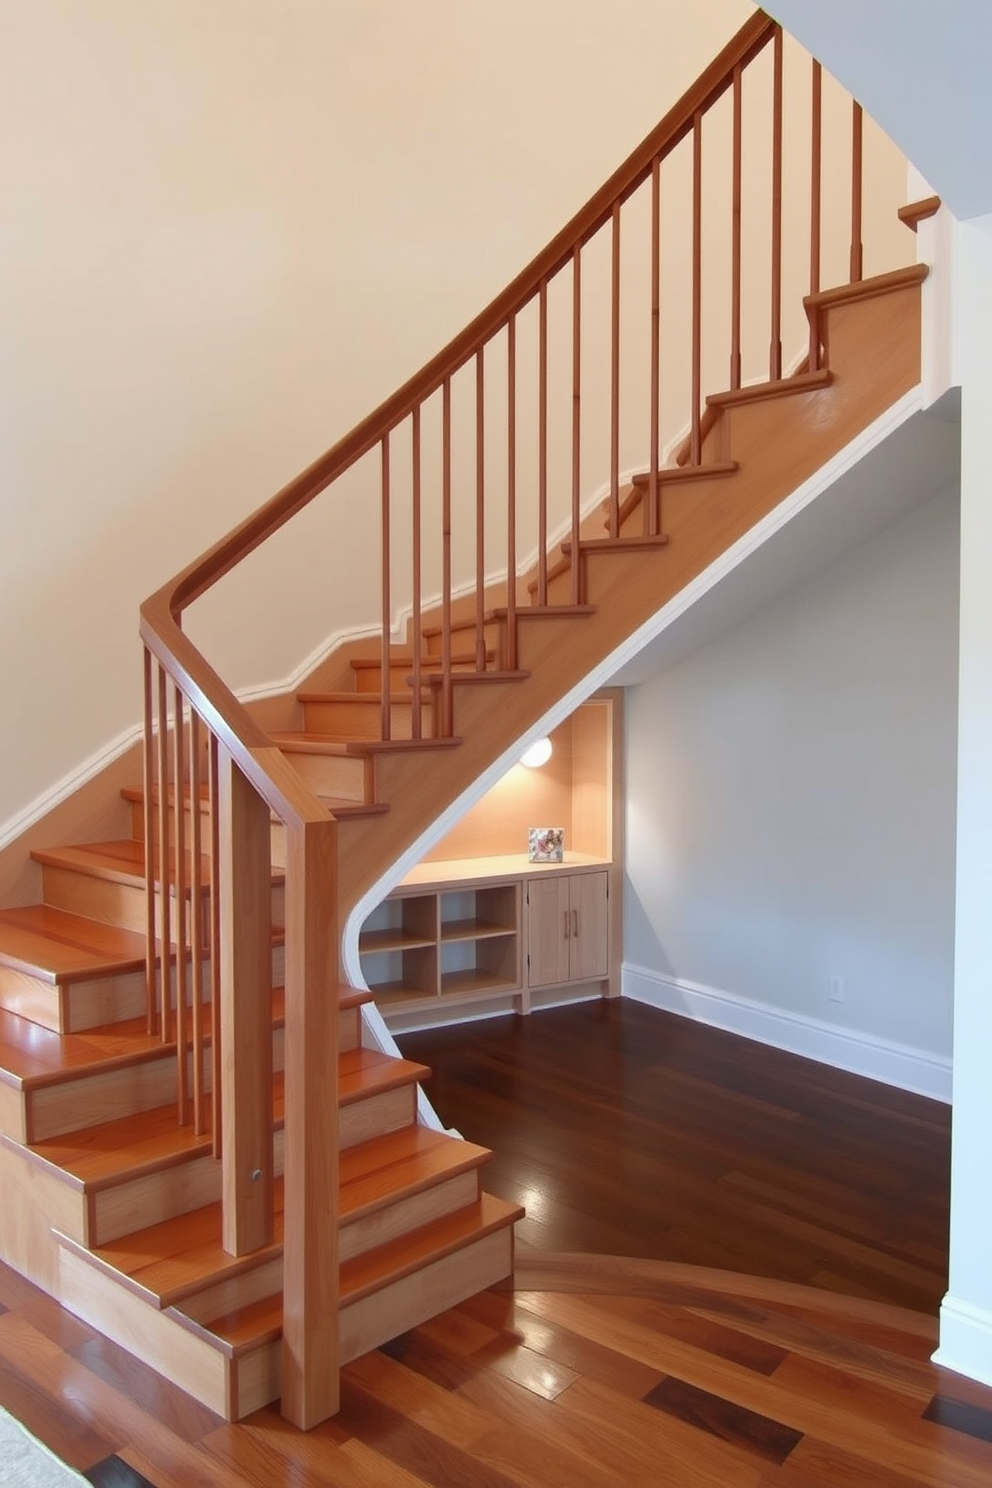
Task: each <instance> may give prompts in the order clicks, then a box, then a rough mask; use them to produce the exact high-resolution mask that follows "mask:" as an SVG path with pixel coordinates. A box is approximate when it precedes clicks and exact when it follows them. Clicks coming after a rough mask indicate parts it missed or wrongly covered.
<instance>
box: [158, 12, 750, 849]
mask: <svg viewBox="0 0 992 1488" xmlns="http://www.w3.org/2000/svg"><path fill="white" fill-rule="evenodd" d="M777 31H778V26H777V24H776V22H775V21H773V20H772V19H771V17H770V16H767V15H765V14H764V12H763V11H758V12H757V14H755V15H754V16H752V17H751V18H750V20H748V21H747V22H746V23H745V24H744V25H743V26H742V27H741V28H740V30H739V31H738V32H737V34H736V35H735V36H734V37H733V38H732V39H731V40H730V41H729V42H728V44H727V45H726V46H725V47H724V48H723V50H722V51H721V52H720V53H719V54H718V56H716V57H715V58H714V60H713V61H712V62H711V63H710V65H709V66H708V67H707V68H706V70H705V71H704V72H703V73H702V74H701V75H700V77H699V78H698V79H697V81H696V82H695V83H694V84H693V86H692V87H691V88H690V89H689V90H688V92H686V93H685V94H684V95H683V96H682V98H680V100H679V101H678V103H676V104H675V105H674V107H673V108H672V109H670V110H669V112H668V113H667V114H666V115H665V117H664V118H663V119H662V120H661V122H660V123H659V124H658V125H657V126H656V127H655V128H654V129H653V130H652V131H651V133H650V134H648V135H647V137H646V138H645V139H644V140H643V141H642V142H641V144H640V145H638V146H637V148H636V149H635V150H634V151H633V152H632V154H631V155H629V156H628V158H627V160H625V161H624V163H623V165H621V166H620V167H619V169H618V170H616V171H615V172H614V173H613V175H612V176H611V177H610V178H609V180H608V181H606V183H605V184H604V185H603V186H602V187H601V189H600V190H599V191H597V192H596V194H595V195H594V196H593V197H591V198H590V200H589V201H588V202H587V203H586V205H585V206H584V207H582V208H581V209H580V211H578V212H577V213H576V214H575V216H574V217H573V218H572V219H571V221H570V222H569V223H568V224H567V225H566V226H565V227H564V228H563V229H562V230H561V232H559V233H558V234H557V235H556V236H555V237H554V238H553V239H552V240H551V242H550V243H549V244H548V245H547V247H546V248H544V249H543V250H542V251H541V252H540V253H539V254H538V255H537V256H536V258H534V259H533V260H532V261H531V263H530V264H529V265H528V266H527V267H526V268H525V269H524V270H523V271H522V273H520V274H518V275H517V277H516V278H515V279H514V280H513V281H512V282H511V283H510V284H509V285H508V286H507V287H506V289H504V290H503V291H502V293H501V294H499V295H497V296H496V298H495V299H494V300H493V301H492V302H491V303H490V304H489V305H488V306H487V308H486V309H485V310H483V311H482V313H481V314H480V315H478V316H476V318H475V319H474V320H473V321H472V322H470V324H469V325H468V326H466V327H465V329H464V330H463V331H461V332H460V333H459V334H458V335H457V336H455V337H454V339H453V340H451V341H450V342H449V343H448V345H447V346H446V347H444V349H443V350H442V351H440V352H438V354H437V355H436V356H435V357H433V358H432V359H431V360H430V361H429V362H427V363H426V364H425V366H423V367H422V368H421V369H420V371H419V372H417V373H416V374H415V375H414V376H413V377H411V378H409V379H408V381H407V382H405V383H404V384H403V385H402V387H400V388H399V389H398V390H397V391H396V392H395V393H393V394H392V396H391V397H389V398H387V399H386V400H385V402H383V403H381V404H380V405H379V407H378V408H377V409H375V411H374V412H373V413H371V414H369V416H368V417H367V418H365V419H363V420H362V421H361V423H359V424H357V425H356V426H355V428H354V429H352V430H351V432H350V433H348V434H346V435H345V436H344V437H343V438H342V439H340V440H339V441H338V442H337V443H336V444H335V445H333V446H332V448H331V449H329V450H328V451H327V452H326V453H325V454H323V455H321V456H320V457H319V458H318V459H317V460H315V461H314V462H313V464H311V465H310V466H308V467H307V469H306V470H304V471H303V472H302V473H301V474H300V475H298V476H297V477H296V478H295V479H294V480H292V481H290V482H289V484H288V485H286V486H284V487H283V489H282V490H281V491H279V492H278V493H277V494H276V495H275V496H273V497H272V498H271V499H270V500H269V501H267V502H266V503H265V504H264V505H263V506H261V507H259V508H258V510H257V511H256V512H254V513H253V514H252V515H251V516H250V517H247V518H246V519H245V521H243V522H241V523H240V524H239V525H238V526H237V527H235V528H234V529H233V530H232V531H231V532H229V533H228V534H227V536H226V537H223V538H221V539H220V540H219V541H218V542H217V543H215V544H214V545H213V547H211V548H210V549H208V550H207V552H206V553H204V554H202V555H201V557H199V558H197V559H195V560H194V562H193V563H191V564H189V565H188V566H187V567H186V568H185V569H183V570H182V571H181V572H180V573H179V574H177V575H176V576H175V577H174V578H172V579H170V580H169V582H168V583H167V584H164V585H163V586H162V588H161V589H159V590H158V591H157V592H156V593H155V594H153V595H152V596H151V597H150V598H149V599H147V600H146V601H145V603H144V604H143V605H142V607H141V634H142V637H143V638H144V640H145V643H146V645H147V646H148V647H149V649H150V650H152V651H153V652H154V654H155V655H156V656H157V657H158V658H159V660H160V661H161V662H163V664H165V665H167V666H168V667H169V669H170V670H172V671H174V672H175V674H176V675H177V676H178V678H179V679H180V680H181V681H182V685H183V689H184V691H185V692H186V693H187V696H189V697H191V698H195V699H196V702H197V706H198V708H200V710H201V711H202V713H203V715H204V717H205V718H207V719H208V720H209V721H210V723H211V727H213V728H214V729H215V731H216V732H217V734H218V737H220V738H221V739H222V741H223V742H224V744H225V747H226V748H227V749H228V750H229V751H230V752H231V754H232V756H233V757H234V758H235V760H236V761H237V763H238V764H239V765H240V766H241V767H242V768H243V769H244V771H245V774H246V775H248V776H249V778H250V779H252V782H253V784H255V786H256V789H257V790H258V791H259V794H261V795H262V796H263V797H264V798H265V799H266V800H267V801H269V804H270V805H272V806H273V809H275V810H277V811H279V812H280V814H282V811H283V810H289V811H290V812H291V814H292V815H294V816H295V815H296V814H297V813H298V812H303V813H304V819H307V820H323V819H326V817H327V812H326V810H325V809H324V807H323V806H322V805H321V804H320V802H319V801H318V800H317V798H316V797H315V796H312V795H311V794H310V792H308V791H306V790H305V789H303V790H300V789H299V788H298V787H297V788H296V789H295V790H293V789H290V784H291V782H290V781H289V778H288V776H286V774H285V773H284V772H283V771H281V770H279V769H278V766H277V764H276V762H275V760H274V759H271V760H269V761H268V762H267V764H268V763H271V764H272V765H273V767H274V769H275V771H276V774H277V775H278V776H280V777H281V780H280V782H279V784H278V785H277V782H276V780H275V779H273V778H272V777H268V776H267V774H266V770H265V769H261V770H260V769H259V766H260V761H259V759H258V752H259V751H260V750H263V749H265V748H267V746H268V740H267V738H266V736H265V735H264V734H263V733H262V731H261V730H260V729H259V728H258V727H257V725H256V724H255V723H254V721H253V720H252V719H251V716H250V715H249V713H248V712H247V710H246V709H245V708H243V707H242V705H241V704H240V703H239V702H238V701H237V699H236V698H235V696H234V694H233V693H232V692H231V691H230V689H229V688H228V687H227V685H226V684H225V683H224V682H223V681H222V680H221V678H220V677H219V676H218V675H217V673H216V672H215V671H214V670H213V668H212V667H210V665H209V664H208V663H207V661H206V660H205V658H204V657H203V656H202V655H201V654H200V652H199V651H198V650H197V649H196V647H194V646H192V645H191V643H190V642H189V641H188V640H187V639H186V638H185V637H184V636H183V634H182V630H181V627H180V624H179V616H180V615H181V614H182V611H183V610H184V609H186V607H187V606H188V605H190V604H192V603H193V601H194V600H196V599H198V598H200V597H201V595H203V594H205V593H206V592H207V590H208V589H210V588H212V586H213V585H214V584H216V583H217V582H218V580H220V579H221V578H223V576H224V575H225V574H227V573H229V572H230V570H231V569H232V568H234V567H235V566H236V565H237V564H238V563H240V562H241V560H242V559H243V558H245V557H247V556H248V554H249V553H251V552H253V551H254V549H255V548H257V547H259V546H260V544H261V543H263V542H265V541H266V540H267V539H268V538H269V537H271V536H272V535H273V533H275V532H277V531H278V530H279V529H280V528H281V527H283V526H284V525H285V524H286V523H287V522H288V521H290V519H291V518H292V517H294V516H295V515H296V514H297V512H299V511H302V510H303V508H304V507H306V506H307V505H309V503H310V502H311V501H312V500H313V499H314V497H316V496H317V495H319V494H320V492H321V491H322V490H324V489H325V488H326V487H327V486H328V485H330V483H331V482H332V481H333V480H335V479H336V478H337V477H338V476H340V475H341V474H343V472H344V471H346V470H347V469H348V468H349V467H350V466H351V465H353V464H355V462H356V461H357V460H359V459H361V457H362V456H363V455H365V454H367V453H368V451H369V450H371V449H372V448H373V447H374V446H375V445H376V444H377V443H378V442H379V441H380V440H381V439H382V438H383V436H384V435H385V434H387V433H388V432H389V431H390V430H391V429H393V428H394V427H395V426H396V425H397V424H399V423H400V422H401V421H402V420H403V419H404V418H406V417H407V415H408V414H409V413H410V412H411V411H412V410H413V408H414V407H415V406H416V405H418V404H419V403H422V402H423V401H424V400H425V399H426V398H428V397H429V396H430V395H431V393H433V392H434V391H436V389H437V388H439V387H440V386H441V384H442V383H443V382H444V381H445V379H446V378H448V377H450V376H451V375H453V373H454V372H456V371H457V370H458V369H459V368H460V367H462V366H463V365H464V364H465V363H466V362H467V361H468V360H469V358H470V357H472V356H473V355H474V354H475V352H476V351H477V350H478V349H479V348H480V347H481V346H483V345H485V344H486V342H488V341H489V340H490V339H491V337H492V336H493V335H495V334H496V332H497V331H499V330H500V329H501V327H502V326H503V325H504V324H505V323H506V322H507V320H508V319H509V318H510V316H512V315H513V314H515V313H516V312H518V311H519V310H520V309H522V308H523V306H524V305H526V304H527V303H529V301H530V300H532V299H533V298H534V297H535V296H536V295H537V294H539V292H540V289H541V285H542V283H546V282H547V281H548V280H549V279H550V278H552V277H553V276H554V275H555V274H556V273H557V272H558V271H559V270H560V269H562V268H563V267H564V266H565V264H566V263H568V262H569V260H570V259H571V257H572V254H573V253H574V251H575V249H576V248H579V247H581V246H582V245H583V244H584V243H586V242H587V241H588V240H589V239H590V238H591V237H592V236H593V235H594V234H595V233H596V232H597V231H598V230H599V229H600V228H601V227H602V226H603V224H604V223H605V222H606V221H607V220H608V219H609V217H610V215H611V213H612V212H613V209H614V206H615V205H616V204H618V203H622V202H623V201H625V200H626V199H627V197H628V196H630V195H631V194H632V193H633V192H634V191H636V189H637V188H638V186H640V185H641V184H642V183H643V182H644V181H645V180H646V179H647V178H648V177H649V176H650V174H651V170H652V167H653V163H654V161H655V160H658V159H659V158H663V157H664V156H665V155H667V154H669V153H670V152H671V151H672V150H673V149H674V148H675V147H676V145H678V143H679V142H680V141H681V140H682V139H684V138H685V137H686V135H687V134H688V133H689V132H690V131H691V130H692V128H693V125H694V122H695V120H696V118H697V116H698V115H699V114H701V113H702V112H705V111H706V110H707V109H708V108H709V107H710V106H711V105H712V104H713V103H714V102H715V101H716V100H717V99H718V98H719V97H720V96H721V95H722V94H723V93H725V92H726V91H727V90H728V89H729V88H730V87H731V86H732V84H733V79H734V73H735V71H736V70H737V69H738V68H742V67H744V66H746V65H747V63H748V62H750V61H751V60H752V59H753V58H754V57H755V56H757V54H758V53H759V52H760V51H761V50H762V49H763V48H764V47H765V46H766V45H767V44H768V42H769V41H771V40H772V38H773V37H774V35H775V34H776V32H777ZM273 753H275V752H273ZM291 773H293V772H291ZM274 795H278V798H279V800H278V804H277V802H276V800H274V799H273V796H274Z"/></svg>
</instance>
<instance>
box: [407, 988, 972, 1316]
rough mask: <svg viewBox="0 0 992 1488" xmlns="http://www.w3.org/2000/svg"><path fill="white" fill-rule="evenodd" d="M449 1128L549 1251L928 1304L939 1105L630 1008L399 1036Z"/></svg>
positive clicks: (940, 1162) (943, 1271)
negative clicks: (485, 1160)
mask: <svg viewBox="0 0 992 1488" xmlns="http://www.w3.org/2000/svg"><path fill="white" fill-rule="evenodd" d="M400 1042H401V1046H402V1049H403V1053H404V1054H405V1055H406V1056H407V1057H408V1058H411V1059H414V1058H415V1059H419V1060H422V1061H423V1062H424V1063H425V1064H428V1065H430V1066H431V1068H432V1069H433V1072H434V1073H433V1077H432V1079H431V1081H430V1082H429V1084H428V1086H427V1093H428V1095H429V1097H430V1099H431V1101H432V1102H433V1104H434V1106H435V1109H436V1110H437V1111H438V1113H439V1115H440V1117H441V1119H442V1120H443V1121H444V1123H445V1124H446V1125H447V1126H450V1127H455V1128H457V1130H458V1131H460V1132H461V1133H462V1135H463V1136H465V1137H467V1138H469V1139H470V1140H471V1141H474V1142H480V1143H482V1144H483V1145H484V1146H487V1147H491V1148H492V1149H493V1152H494V1157H493V1161H492V1163H491V1164H490V1166H489V1167H488V1168H487V1170H486V1174H485V1180H484V1181H485V1184H486V1187H487V1188H488V1189H489V1190H490V1192H492V1193H495V1194H498V1195H500V1196H501V1197H503V1198H507V1199H514V1200H516V1201H517V1202H519V1203H521V1204H523V1205H525V1207H526V1209H527V1218H526V1220H524V1221H523V1223H522V1224H521V1225H519V1226H518V1229H517V1233H518V1235H519V1236H520V1237H521V1238H522V1239H524V1240H525V1241H527V1242H529V1243H530V1244H532V1245H536V1246H540V1247H541V1248H543V1249H550V1250H581V1251H592V1252H599V1253H603V1254H608V1255H622V1256H645V1257H652V1258H655V1259H658V1260H672V1261H689V1262H694V1263H696V1264H699V1265H705V1266H718V1267H722V1268H725V1269H727V1270H730V1271H741V1272H746V1273H750V1274H753V1275H759V1276H772V1277H778V1278H779V1279H781V1280H784V1281H801V1282H807V1283H809V1284H811V1285H814V1286H818V1287H823V1288H827V1289H830V1290H834V1291H839V1292H843V1293H846V1294H848V1295H850V1296H862V1297H873V1298H876V1299H878V1300H881V1301H887V1302H895V1303H899V1304H901V1305H902V1306H905V1307H911V1308H915V1309H917V1310H919V1311H921V1312H929V1313H934V1314H935V1313H936V1311H937V1308H938V1306H939V1303H940V1299H941V1297H942V1296H943V1293H944V1291H945V1290H946V1284H947V1233H948V1188H949V1178H950V1110H949V1108H948V1107H947V1106H944V1105H942V1104H940V1103H939V1102H937V1101H931V1100H927V1099H925V1098H923V1097H921V1096H916V1095H909V1094H906V1093H905V1092H903V1091H899V1090H895V1089H893V1088H891V1087H890V1086H886V1085H880V1084H876V1083H875V1082H873V1081H869V1080H864V1079H861V1078H859V1077H858V1076H856V1075H848V1074H845V1073H843V1072H841V1071H839V1070H834V1069H830V1068H828V1067H827V1066H826V1065H821V1064H815V1063H813V1062H811V1061H809V1060H804V1059H799V1058H797V1057H796V1056H794V1055H791V1054H785V1053H782V1052H781V1051H779V1050H776V1049H769V1048H767V1047H765V1046H764V1045H762V1044H757V1043H753V1042H751V1041H750V1040H747V1039H742V1038H738V1037H736V1036H735V1035H734V1034H728V1033H723V1032H721V1031H719V1030H717V1029H713V1028H708V1027H705V1026H703V1025H701V1024H698V1023H693V1022H691V1021H689V1020H688V1019H685V1018H678V1017H675V1016H673V1015H671V1014H668V1013H662V1012H658V1011H657V1010H655V1009H653V1008H648V1007H644V1006H643V1005H640V1004H638V1003H635V1002H631V1001H629V1000H627V999H618V1000H616V1001H613V1002H591V1003H585V1004H583V1005H581V1006H577V1007H571V1008H562V1009H557V1010H554V1011H549V1012H542V1013H538V1014H535V1015H533V1016H532V1017H530V1018H499V1019H489V1020H487V1021H485V1022H479V1023H470V1024H461V1025H460V1026H458V1027H454V1028H448V1029H442V1030H436V1031H432V1032H426V1033H418V1034H410V1035H406V1036H405V1037H403V1038H402V1039H401V1040H400Z"/></svg>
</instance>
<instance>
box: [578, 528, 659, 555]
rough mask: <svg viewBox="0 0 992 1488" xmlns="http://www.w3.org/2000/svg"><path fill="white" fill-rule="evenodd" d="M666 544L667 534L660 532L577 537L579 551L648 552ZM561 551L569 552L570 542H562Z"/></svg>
mask: <svg viewBox="0 0 992 1488" xmlns="http://www.w3.org/2000/svg"><path fill="white" fill-rule="evenodd" d="M667 546H668V534H667V533H664V532H660V533H658V534H657V536H655V537H583V538H580V539H579V552H580V553H637V552H645V553H650V552H652V551H653V550H654V549H655V548H664V547H667ZM562 551H563V552H565V553H571V551H572V544H571V541H570V540H569V541H568V542H564V543H562Z"/></svg>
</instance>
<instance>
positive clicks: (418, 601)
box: [410, 403, 423, 739]
mask: <svg viewBox="0 0 992 1488" xmlns="http://www.w3.org/2000/svg"><path fill="white" fill-rule="evenodd" d="M411 436H412V460H413V470H412V479H413V501H412V508H413V509H412V513H411V518H410V520H411V522H412V524H413V532H412V534H411V536H412V543H411V548H412V562H413V618H412V621H411V624H412V626H413V697H414V708H413V737H414V738H415V739H419V738H420V736H421V732H422V729H421V709H420V699H421V697H422V696H423V635H422V633H421V632H422V629H423V625H422V621H421V606H422V603H423V601H422V598H421V581H422V554H421V543H422V528H421V516H420V404H419V403H418V404H417V405H416V407H415V408H414V410H413V420H412V429H411Z"/></svg>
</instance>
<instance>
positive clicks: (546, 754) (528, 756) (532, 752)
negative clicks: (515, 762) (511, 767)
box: [520, 738, 552, 770]
mask: <svg viewBox="0 0 992 1488" xmlns="http://www.w3.org/2000/svg"><path fill="white" fill-rule="evenodd" d="M551 753H552V749H551V740H550V739H547V738H545V739H535V740H534V742H533V744H531V745H530V747H529V748H528V749H525V750H524V752H523V754H522V755H521V756H520V763H521V764H522V765H526V766H527V768H528V769H529V770H536V769H538V767H539V766H540V765H546V764H547V763H548V760H549V759H550V758H551Z"/></svg>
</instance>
